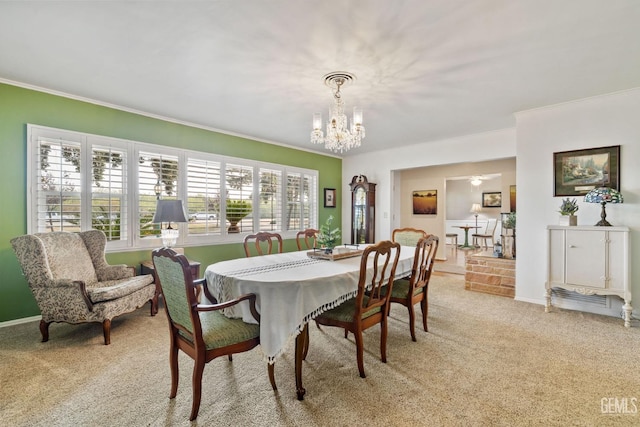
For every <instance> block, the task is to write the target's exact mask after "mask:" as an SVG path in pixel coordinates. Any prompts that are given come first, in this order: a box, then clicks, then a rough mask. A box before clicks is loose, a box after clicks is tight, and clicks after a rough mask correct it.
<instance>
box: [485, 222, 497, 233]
mask: <svg viewBox="0 0 640 427" xmlns="http://www.w3.org/2000/svg"><path fill="white" fill-rule="evenodd" d="M497 226H498V220H495V219H490V220H489V221H488V222H487V230H486V231H485V233H484V234H486V235H487V236H493V234H494V233H495V232H496V227H497Z"/></svg>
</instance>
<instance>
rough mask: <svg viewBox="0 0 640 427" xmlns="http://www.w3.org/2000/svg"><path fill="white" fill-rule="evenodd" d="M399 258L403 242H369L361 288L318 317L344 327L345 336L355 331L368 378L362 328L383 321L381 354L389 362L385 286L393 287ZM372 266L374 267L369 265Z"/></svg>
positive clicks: (362, 264)
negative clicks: (352, 296) (371, 243)
mask: <svg viewBox="0 0 640 427" xmlns="http://www.w3.org/2000/svg"><path fill="white" fill-rule="evenodd" d="M399 258H400V244H399V243H396V242H391V241H390V240H384V241H382V242H380V243H377V244H375V245H371V246H367V247H366V248H365V249H364V252H363V253H362V259H361V261H360V277H359V279H358V292H357V294H356V296H355V297H354V298H351V299H349V300H347V301H345V302H344V303H342V304H340V305H339V306H338V307H336V308H333V309H331V310H328V311H325V312H324V313H322V314H320V315H319V316H318V317H316V318H315V320H316V322H317V323H318V324H320V325H326V326H337V327H339V328H343V329H344V333H345V337H346V336H347V335H348V333H349V332H353V335H354V336H355V341H356V352H357V359H358V371H360V376H361V377H362V378H365V377H366V376H365V373H364V362H363V342H362V331H364V330H365V329H369V328H370V327H372V326H374V325H378V324H379V325H380V356H381V360H382V361H383V362H384V363H387V315H388V314H389V298H388V294H383V292H382V289H383V288H384V287H385V286H386V287H387V289H391V290H393V280H394V275H395V272H396V267H397V265H398V259H399ZM370 267H371V268H370Z"/></svg>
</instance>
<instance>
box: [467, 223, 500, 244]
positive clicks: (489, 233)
mask: <svg viewBox="0 0 640 427" xmlns="http://www.w3.org/2000/svg"><path fill="white" fill-rule="evenodd" d="M497 226H498V221H497V220H495V219H490V220H489V221H487V228H486V229H485V231H484V233H473V234H471V237H472V238H473V245H474V246H477V247H479V246H480V244H479V242H480V240H482V241H483V243H484V245H483V246H484V248H485V249H489V245H488V241H489V240H491V246H493V244H494V243H495V241H494V234H495V232H496V228H497Z"/></svg>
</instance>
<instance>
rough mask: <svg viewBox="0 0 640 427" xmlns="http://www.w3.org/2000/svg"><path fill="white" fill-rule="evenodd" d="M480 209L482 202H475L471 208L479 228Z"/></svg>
mask: <svg viewBox="0 0 640 427" xmlns="http://www.w3.org/2000/svg"><path fill="white" fill-rule="evenodd" d="M480 211H482V208H481V207H480V203H474V204H472V205H471V210H470V211H469V212H471V213H472V214H474V215H475V217H476V229H477V228H478V213H480Z"/></svg>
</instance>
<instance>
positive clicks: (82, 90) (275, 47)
mask: <svg viewBox="0 0 640 427" xmlns="http://www.w3.org/2000/svg"><path fill="white" fill-rule="evenodd" d="M331 71H348V72H351V73H354V74H355V75H356V76H357V80H356V81H355V82H354V83H352V84H351V85H350V86H349V87H346V88H345V89H343V98H344V100H345V102H346V105H347V108H348V109H350V108H351V107H353V106H354V105H358V106H360V107H361V108H362V109H363V110H364V124H365V126H366V131H367V137H366V139H365V140H364V141H363V145H362V147H361V148H358V149H355V150H352V151H351V152H349V153H348V154H347V155H349V154H357V153H363V152H366V151H373V150H380V149H384V148H387V147H392V146H398V145H409V144H415V143H421V142H426V141H432V140H439V139H446V138H451V137H455V136H460V135H468V134H473V133H478V132H485V131H490V130H495V129H503V128H508V127H512V126H514V125H515V119H514V116H513V113H514V112H517V111H521V110H526V109H530V108H535V107H541V106H545V105H551V104H556V103H560V102H565V101H570V100H574V99H579V98H584V97H588V96H593V95H600V94H604V93H609V92H614V91H619V90H623V89H628V88H632V87H640V1H638V0H407V1H399V0H394V1H390V0H367V1H364V0H361V1H349V0H322V1H318V2H310V1H301V0H298V1H296V0H270V1H265V0H221V1H163V2H160V1H137V2H131V1H129V2H125V1H100V2H98V1H62V2H60V1H40V2H38V1H0V79H4V81H10V82H19V83H21V84H26V85H33V86H37V87H41V88H46V89H50V90H54V91H59V92H63V93H66V94H71V95H74V96H78V97H83V98H88V99H91V100H96V101H99V102H103V103H108V104H114V105H117V106H121V107H125V108H127V109H133V110H138V111H142V112H146V113H151V114H154V115H160V116H164V117H169V118H173V119H176V120H181V121H185V122H189V123H193V124H196V125H199V126H205V127H209V128H214V129H218V130H222V131H226V132H230V133H235V134H241V135H245V136H249V137H251V138H255V139H259V140H265V141H273V142H277V143H281V144H286V145H291V146H297V147H302V148H305V149H311V150H317V151H321V152H324V151H325V150H324V149H323V148H322V147H321V146H318V145H312V144H310V142H309V133H310V131H311V118H312V114H313V113H314V112H323V115H324V117H326V116H327V109H328V106H329V103H330V101H331V92H330V90H329V89H328V88H327V87H326V86H324V84H323V80H322V77H323V76H324V75H325V74H327V73H329V72H331Z"/></svg>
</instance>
